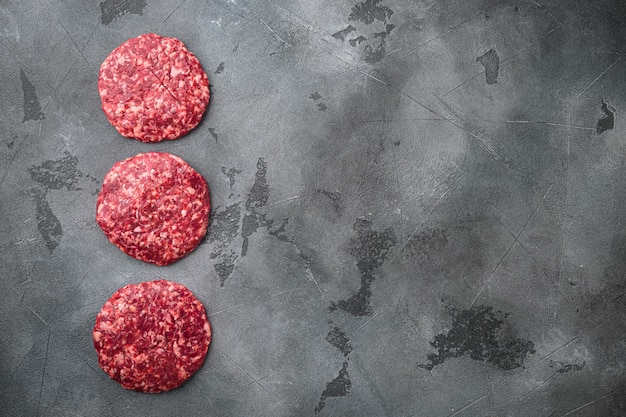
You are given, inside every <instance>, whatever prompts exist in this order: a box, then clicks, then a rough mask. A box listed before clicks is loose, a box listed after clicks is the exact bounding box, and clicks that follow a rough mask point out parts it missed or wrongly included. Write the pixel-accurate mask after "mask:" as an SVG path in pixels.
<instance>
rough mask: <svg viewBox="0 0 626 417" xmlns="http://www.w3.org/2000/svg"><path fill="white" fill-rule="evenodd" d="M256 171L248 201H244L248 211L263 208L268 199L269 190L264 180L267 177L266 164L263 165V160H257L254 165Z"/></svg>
mask: <svg viewBox="0 0 626 417" xmlns="http://www.w3.org/2000/svg"><path fill="white" fill-rule="evenodd" d="M256 169H257V171H256V174H255V176H254V185H253V186H252V188H251V189H250V193H249V194H248V200H247V201H246V209H248V210H251V209H255V208H259V207H263V206H264V205H266V204H267V200H268V199H269V198H270V189H269V186H268V185H267V180H266V178H265V176H266V175H267V164H266V163H265V159H263V158H259V160H258V161H257V163H256Z"/></svg>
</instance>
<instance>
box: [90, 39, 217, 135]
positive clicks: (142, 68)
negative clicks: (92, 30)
mask: <svg viewBox="0 0 626 417" xmlns="http://www.w3.org/2000/svg"><path fill="white" fill-rule="evenodd" d="M98 91H99V92H100V98H101V99H102V110H103V111H104V113H105V114H106V116H107V118H108V119H109V121H110V122H111V124H112V125H113V126H115V128H116V129H117V131H118V132H120V134H121V135H122V136H126V137H129V138H135V139H138V140H140V141H142V142H159V141H161V140H163V139H176V138H179V137H181V136H183V135H184V134H186V133H187V132H189V131H190V130H191V129H193V128H194V127H196V126H197V125H198V123H200V120H201V119H202V115H203V114H204V110H205V109H206V106H207V104H208V103H209V95H210V92H209V80H208V78H207V76H206V73H205V72H204V70H203V69H202V66H201V65H200V62H199V61H198V59H197V58H196V57H195V56H194V54H192V53H191V52H190V51H189V50H188V49H187V48H186V47H185V45H184V44H183V43H182V42H181V41H179V40H178V39H175V38H165V37H162V36H159V35H155V34H154V33H149V34H145V35H141V36H138V37H136V38H132V39H129V40H127V41H126V42H124V43H123V44H121V45H120V46H118V47H117V48H115V49H114V50H113V52H111V54H110V55H109V56H108V57H107V58H106V59H105V60H104V62H103V63H102V65H101V66H100V76H99V78H98Z"/></svg>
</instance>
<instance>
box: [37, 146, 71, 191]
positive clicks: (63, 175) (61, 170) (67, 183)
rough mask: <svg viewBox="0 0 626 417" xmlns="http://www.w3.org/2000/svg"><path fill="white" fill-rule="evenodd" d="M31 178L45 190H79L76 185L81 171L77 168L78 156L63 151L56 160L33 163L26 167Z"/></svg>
mask: <svg viewBox="0 0 626 417" xmlns="http://www.w3.org/2000/svg"><path fill="white" fill-rule="evenodd" d="M28 172H29V173H30V176H31V178H32V179H33V180H34V181H36V182H38V183H39V184H41V185H42V186H43V187H44V188H45V189H46V190H60V189H61V188H64V187H65V188H66V189H67V190H68V191H76V190H80V188H77V187H76V184H77V183H78V179H79V178H80V177H82V176H83V173H82V172H80V171H79V169H78V158H76V157H75V156H73V155H72V154H70V153H69V152H65V156H64V157H63V158H61V159H57V160H47V161H44V162H43V163H42V164H41V165H33V166H32V167H30V168H29V169H28Z"/></svg>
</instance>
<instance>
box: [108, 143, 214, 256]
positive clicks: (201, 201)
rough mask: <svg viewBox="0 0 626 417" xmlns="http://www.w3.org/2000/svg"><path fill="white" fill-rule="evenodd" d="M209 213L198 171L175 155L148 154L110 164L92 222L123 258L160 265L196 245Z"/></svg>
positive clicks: (204, 189) (206, 191)
mask: <svg viewBox="0 0 626 417" xmlns="http://www.w3.org/2000/svg"><path fill="white" fill-rule="evenodd" d="M210 208H211V205H210V197H209V188H208V185H207V183H206V181H205V180H204V178H203V177H202V176H201V175H200V174H199V173H198V172H196V171H195V170H194V169H193V168H192V167H190V166H189V165H188V164H187V163H186V162H185V161H183V160H182V159H181V158H179V157H177V156H175V155H172V154H169V153H164V152H148V153H144V154H138V155H135V156H133V157H130V158H128V159H125V160H123V161H120V162H116V163H115V164H114V165H113V167H112V168H111V170H110V171H109V172H108V173H107V175H106V176H105V177H104V181H103V184H102V190H101V191H100V194H99V195H98V201H97V206H96V221H97V223H98V225H99V226H100V228H101V229H102V230H103V231H104V233H105V235H106V236H107V238H108V239H109V240H110V241H111V243H113V244H114V245H116V246H117V247H119V248H120V249H121V250H122V251H124V252H125V253H126V254H128V255H130V256H132V257H133V258H136V259H139V260H141V261H144V262H149V263H153V264H156V265H160V266H163V265H169V264H171V263H173V262H175V261H177V260H179V259H180V258H182V257H183V256H185V255H187V254H188V253H189V252H191V251H193V250H194V249H195V248H196V247H197V246H198V245H199V244H200V241H201V240H202V238H204V236H205V235H206V231H207V227H208V225H209V210H210Z"/></svg>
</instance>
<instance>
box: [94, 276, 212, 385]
mask: <svg viewBox="0 0 626 417" xmlns="http://www.w3.org/2000/svg"><path fill="white" fill-rule="evenodd" d="M93 343H94V347H95V348H96V351H97V352H98V364H99V365H100V367H101V368H102V369H103V370H104V371H105V372H106V373H107V374H109V376H110V377H111V378H113V379H114V380H116V381H117V382H119V383H120V384H121V385H122V386H123V387H124V388H126V389H131V390H135V391H142V392H161V391H169V390H171V389H173V388H176V387H177V386H179V385H180V384H182V383H183V382H185V381H186V380H187V379H188V378H189V377H190V376H191V375H192V374H193V373H194V372H195V371H196V370H198V368H200V366H202V363H203V362H204V358H205V357H206V354H207V350H208V348H209V343H211V325H210V323H209V320H208V319H207V316H206V311H205V310H204V306H203V305H202V303H200V301H198V300H197V299H196V297H194V295H193V294H192V293H191V291H189V290H188V289H187V288H186V287H185V286H183V285H181V284H177V283H175V282H170V281H165V280H157V281H147V282H142V283H139V284H130V285H127V286H125V287H123V288H120V289H119V290H117V291H116V292H115V294H113V295H112V296H111V298H109V299H108V300H107V302H106V303H104V306H103V307H102V310H100V313H98V315H97V316H96V324H95V326H94V328H93Z"/></svg>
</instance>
